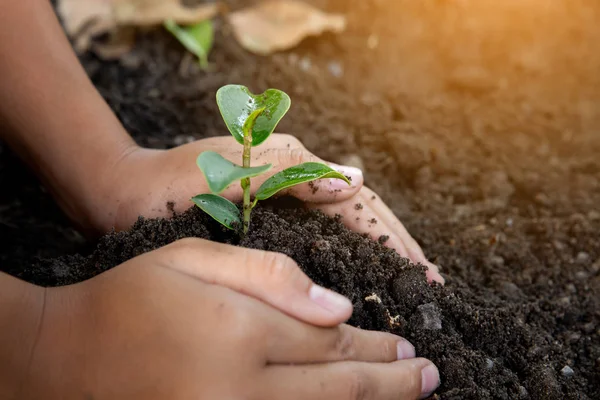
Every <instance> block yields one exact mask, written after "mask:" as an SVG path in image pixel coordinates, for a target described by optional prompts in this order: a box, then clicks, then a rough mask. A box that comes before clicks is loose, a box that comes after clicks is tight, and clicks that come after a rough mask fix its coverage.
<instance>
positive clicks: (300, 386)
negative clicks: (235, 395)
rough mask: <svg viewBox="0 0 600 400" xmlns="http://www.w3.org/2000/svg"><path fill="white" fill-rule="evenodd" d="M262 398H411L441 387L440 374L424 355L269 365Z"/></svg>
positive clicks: (376, 399) (293, 399)
mask: <svg viewBox="0 0 600 400" xmlns="http://www.w3.org/2000/svg"><path fill="white" fill-rule="evenodd" d="M265 379H266V383H265V384H264V385H262V389H263V390H264V392H265V393H262V396H260V398H261V399H279V398H281V397H282V395H283V397H285V398H286V399H289V400H295V399H298V400H299V399H302V400H311V399H329V400H353V399H372V400H392V399H393V400H398V399H401V400H412V399H419V398H425V397H428V396H429V395H430V394H431V393H432V392H433V391H434V390H435V389H436V388H437V387H438V386H439V383H440V381H439V373H438V370H437V368H436V367H435V365H433V364H432V363H431V361H429V360H426V359H424V358H413V359H409V360H402V361H396V362H393V363H388V364H378V363H360V362H352V361H348V362H338V363H330V364H313V365H297V366H283V365H277V366H269V367H267V369H266V371H265Z"/></svg>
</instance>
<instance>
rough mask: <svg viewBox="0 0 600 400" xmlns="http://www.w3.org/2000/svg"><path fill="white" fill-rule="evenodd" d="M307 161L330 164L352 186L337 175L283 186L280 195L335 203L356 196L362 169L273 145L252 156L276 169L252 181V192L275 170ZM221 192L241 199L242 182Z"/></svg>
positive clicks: (261, 163)
mask: <svg viewBox="0 0 600 400" xmlns="http://www.w3.org/2000/svg"><path fill="white" fill-rule="evenodd" d="M306 162H320V163H324V164H328V165H329V166H330V167H331V168H333V169H334V170H336V171H337V172H339V173H341V174H342V175H344V176H345V177H346V178H347V179H348V180H349V181H350V185H349V184H348V183H347V182H345V181H343V180H342V179H337V178H325V179H317V180H314V181H311V182H308V183H303V184H300V185H296V186H292V187H291V188H288V189H284V190H282V191H281V192H279V193H278V194H277V195H278V196H284V195H285V196H293V197H296V198H298V199H299V200H302V201H307V202H313V203H335V202H338V201H343V200H345V199H348V198H350V197H352V196H354V195H355V194H356V193H358V191H359V190H360V189H361V187H362V185H363V175H362V171H361V170H360V169H357V168H354V167H348V166H343V165H337V164H332V163H325V162H324V161H323V160H321V159H319V158H318V157H316V156H315V155H314V154H312V153H310V152H309V151H308V150H306V149H304V148H302V147H291V148H287V147H284V148H275V147H272V148H268V149H266V150H264V151H262V152H259V153H258V154H257V155H255V156H254V157H253V162H252V165H255V166H256V165H265V164H272V165H273V168H272V169H271V170H269V171H268V172H267V173H265V174H263V175H259V176H257V177H254V178H252V179H251V180H250V182H251V193H252V194H254V193H256V191H257V190H258V188H259V187H260V185H262V184H263V183H264V182H265V181H266V180H267V179H269V178H270V177H271V176H273V175H275V174H276V173H278V172H281V171H283V170H284V169H287V168H290V167H294V166H297V165H299V164H303V163H306ZM222 195H223V196H224V197H226V198H228V199H229V200H231V201H239V200H240V199H241V198H242V190H241V188H240V185H236V184H233V185H231V186H229V188H227V190H225V191H224V192H223V193H222Z"/></svg>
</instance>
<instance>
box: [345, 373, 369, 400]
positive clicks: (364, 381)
mask: <svg viewBox="0 0 600 400" xmlns="http://www.w3.org/2000/svg"><path fill="white" fill-rule="evenodd" d="M347 388H348V400H370V399H373V398H374V397H373V395H374V390H373V386H372V385H371V382H370V379H369V377H368V376H367V374H366V373H365V372H363V371H359V370H353V371H352V372H351V373H350V381H349V382H348V385H347Z"/></svg>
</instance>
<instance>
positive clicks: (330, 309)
mask: <svg viewBox="0 0 600 400" xmlns="http://www.w3.org/2000/svg"><path fill="white" fill-rule="evenodd" d="M157 252H160V253H161V254H162V256H163V257H165V263H166V264H167V265H168V266H169V267H170V268H173V269H176V270H179V271H181V272H183V273H186V274H188V275H190V276H192V277H194V278H197V279H200V280H202V281H204V282H207V283H211V284H216V285H221V286H225V287H227V288H230V289H232V290H235V291H237V292H240V293H243V294H245V295H248V296H251V297H254V298H256V299H258V300H261V301H263V302H265V303H267V304H269V305H271V306H272V307H275V308H277V309H278V310H280V311H282V312H284V313H285V314H288V315H290V316H291V317H294V318H297V319H299V320H301V321H304V322H307V323H310V324H312V325H317V326H324V327H331V326H336V325H339V324H340V323H342V322H345V321H346V320H347V319H348V318H350V315H351V314H352V303H351V302H350V300H348V299H347V298H346V297H344V296H342V295H340V294H337V293H335V292H332V291H331V290H328V289H325V288H323V287H321V286H319V285H317V284H315V283H313V282H312V281H311V280H310V278H309V277H308V276H307V275H306V274H305V273H304V272H302V270H301V269H300V267H298V265H297V264H296V263H295V262H294V260H292V259H291V258H290V257H288V256H286V255H285V254H281V253H274V252H268V251H261V250H253V249H245V248H242V247H236V246H231V245H226V244H221V243H216V242H211V241H208V240H203V239H196V238H187V239H182V240H179V241H177V242H175V243H172V244H170V245H168V246H165V247H163V248H162V249H159V250H157Z"/></svg>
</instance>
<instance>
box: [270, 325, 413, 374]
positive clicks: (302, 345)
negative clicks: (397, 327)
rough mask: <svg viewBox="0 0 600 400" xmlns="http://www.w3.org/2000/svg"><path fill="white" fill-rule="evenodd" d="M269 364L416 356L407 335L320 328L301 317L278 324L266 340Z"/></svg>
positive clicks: (389, 359)
mask: <svg viewBox="0 0 600 400" xmlns="http://www.w3.org/2000/svg"><path fill="white" fill-rule="evenodd" d="M266 356H267V360H266V362H267V363H269V364H290V363H296V364H306V363H322V362H332V361H351V360H353V361H365V362H392V361H396V360H402V359H407V358H414V357H415V348H414V347H413V345H412V344H410V342H408V341H407V340H406V339H403V338H401V337H399V336H396V335H392V334H391V333H385V332H377V331H366V330H362V329H358V328H354V327H352V326H349V325H345V324H343V325H339V326H337V327H334V328H319V327H315V326H312V325H307V324H305V323H302V322H300V321H292V322H290V323H285V324H280V326H279V327H275V328H274V329H273V333H272V334H271V335H270V337H269V338H268V340H267V352H266Z"/></svg>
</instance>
